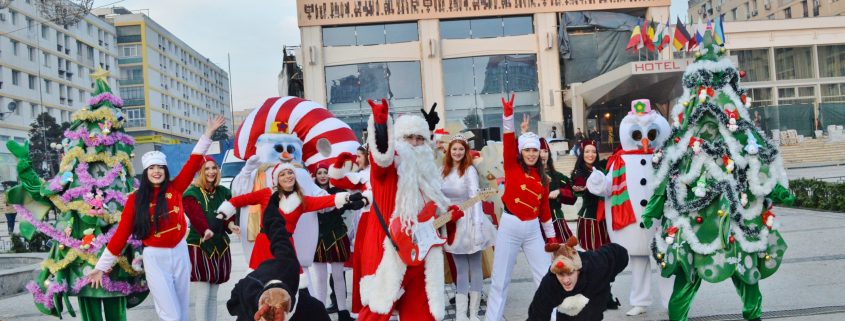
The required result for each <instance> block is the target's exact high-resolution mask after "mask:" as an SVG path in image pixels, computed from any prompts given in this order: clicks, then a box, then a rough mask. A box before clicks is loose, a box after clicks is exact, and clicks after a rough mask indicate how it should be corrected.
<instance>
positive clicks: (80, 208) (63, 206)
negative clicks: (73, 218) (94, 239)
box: [50, 195, 120, 224]
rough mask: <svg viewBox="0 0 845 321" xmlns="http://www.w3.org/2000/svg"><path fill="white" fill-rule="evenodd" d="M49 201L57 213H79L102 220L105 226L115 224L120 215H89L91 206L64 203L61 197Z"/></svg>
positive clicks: (81, 203)
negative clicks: (57, 210) (56, 209)
mask: <svg viewBox="0 0 845 321" xmlns="http://www.w3.org/2000/svg"><path fill="white" fill-rule="evenodd" d="M50 201H51V202H52V203H53V205H55V206H56V208H58V209H59V211H61V212H63V213H64V212H69V211H76V212H77V213H79V214H81V215H86V216H92V217H96V218H99V219H102V220H103V221H105V222H106V224H114V223H117V222H118V221H119V220H120V213H115V214H109V213H103V214H92V213H91V209H92V207H91V204H88V203H87V202H85V201H84V200H82V201H73V202H70V203H65V202H64V201H63V200H62V198H61V197H59V196H58V195H53V196H50Z"/></svg>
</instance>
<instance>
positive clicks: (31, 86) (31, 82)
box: [29, 75, 38, 90]
mask: <svg viewBox="0 0 845 321" xmlns="http://www.w3.org/2000/svg"><path fill="white" fill-rule="evenodd" d="M36 81H38V78H36V77H35V76H33V75H29V89H33V90H35V82H36Z"/></svg>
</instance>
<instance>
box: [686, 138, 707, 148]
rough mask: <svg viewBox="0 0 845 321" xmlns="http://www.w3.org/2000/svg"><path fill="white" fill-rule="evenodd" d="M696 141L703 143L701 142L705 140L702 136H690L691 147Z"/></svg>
mask: <svg viewBox="0 0 845 321" xmlns="http://www.w3.org/2000/svg"><path fill="white" fill-rule="evenodd" d="M695 142H698V143H699V144H701V143H703V142H704V140H702V139H701V138H695V137H690V138H689V146H690V147H692V145H694V144H695Z"/></svg>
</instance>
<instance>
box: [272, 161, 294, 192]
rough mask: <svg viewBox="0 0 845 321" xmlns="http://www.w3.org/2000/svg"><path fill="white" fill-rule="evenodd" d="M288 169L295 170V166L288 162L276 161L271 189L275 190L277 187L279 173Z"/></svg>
mask: <svg viewBox="0 0 845 321" xmlns="http://www.w3.org/2000/svg"><path fill="white" fill-rule="evenodd" d="M286 169H289V170H291V171H296V169H295V167H294V166H293V164H292V163H290V162H284V163H278V164H276V166H274V167H273V190H274V191H275V190H276V189H277V188H278V187H279V174H281V173H282V171H283V170H286Z"/></svg>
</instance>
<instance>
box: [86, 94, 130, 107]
mask: <svg viewBox="0 0 845 321" xmlns="http://www.w3.org/2000/svg"><path fill="white" fill-rule="evenodd" d="M103 101H108V102H110V103H111V104H112V106H114V107H123V99H121V98H120V97H118V96H115V95H114V94H112V93H110V92H105V93H102V94H99V95H97V96H94V97H91V98H88V106H96V105H99V104H100V103H101V102H103Z"/></svg>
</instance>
